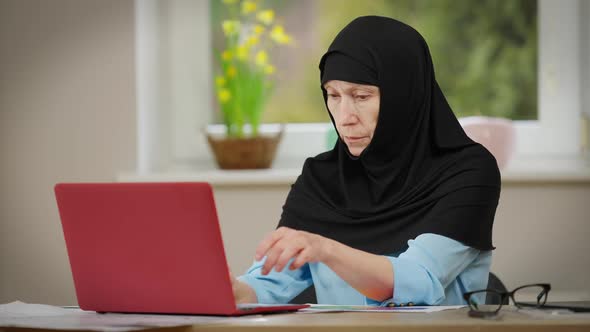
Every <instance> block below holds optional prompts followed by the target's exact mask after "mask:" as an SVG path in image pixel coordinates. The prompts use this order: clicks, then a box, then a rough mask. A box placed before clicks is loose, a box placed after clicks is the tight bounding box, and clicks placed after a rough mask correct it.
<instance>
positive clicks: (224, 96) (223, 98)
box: [217, 89, 231, 104]
mask: <svg viewBox="0 0 590 332" xmlns="http://www.w3.org/2000/svg"><path fill="white" fill-rule="evenodd" d="M217 98H218V99H219V102H220V103H222V104H225V103H227V102H228V101H229V100H230V99H231V93H230V92H229V90H228V89H220V90H219V91H218V92H217Z"/></svg>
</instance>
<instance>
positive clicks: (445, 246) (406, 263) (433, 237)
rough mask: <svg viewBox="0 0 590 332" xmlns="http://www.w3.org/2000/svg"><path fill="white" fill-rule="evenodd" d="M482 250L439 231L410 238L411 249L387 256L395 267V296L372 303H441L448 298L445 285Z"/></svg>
mask: <svg viewBox="0 0 590 332" xmlns="http://www.w3.org/2000/svg"><path fill="white" fill-rule="evenodd" d="M479 254H480V251H479V250H477V249H474V248H472V247H469V246H466V245H464V244H462V243H461V242H458V241H456V240H453V239H450V238H447V237H445V236H442V235H437V234H430V233H427V234H422V235H420V236H418V237H416V239H415V240H410V241H408V249H407V250H406V251H405V252H403V253H402V254H400V255H399V256H398V257H389V256H388V257H387V258H389V260H390V261H391V264H392V266H393V271H394V288H393V297H392V298H391V299H388V300H386V301H383V302H378V301H374V300H371V299H367V303H368V304H373V305H387V304H389V303H391V302H393V303H396V304H401V303H410V302H412V303H414V304H416V305H437V304H439V303H441V302H442V301H443V300H444V299H445V289H446V288H447V286H449V284H450V283H451V282H453V281H454V280H455V279H456V278H457V277H458V276H459V274H460V273H461V272H462V271H463V270H465V268H467V266H469V264H471V263H472V262H473V261H474V260H475V259H476V258H477V256H478V255H479Z"/></svg>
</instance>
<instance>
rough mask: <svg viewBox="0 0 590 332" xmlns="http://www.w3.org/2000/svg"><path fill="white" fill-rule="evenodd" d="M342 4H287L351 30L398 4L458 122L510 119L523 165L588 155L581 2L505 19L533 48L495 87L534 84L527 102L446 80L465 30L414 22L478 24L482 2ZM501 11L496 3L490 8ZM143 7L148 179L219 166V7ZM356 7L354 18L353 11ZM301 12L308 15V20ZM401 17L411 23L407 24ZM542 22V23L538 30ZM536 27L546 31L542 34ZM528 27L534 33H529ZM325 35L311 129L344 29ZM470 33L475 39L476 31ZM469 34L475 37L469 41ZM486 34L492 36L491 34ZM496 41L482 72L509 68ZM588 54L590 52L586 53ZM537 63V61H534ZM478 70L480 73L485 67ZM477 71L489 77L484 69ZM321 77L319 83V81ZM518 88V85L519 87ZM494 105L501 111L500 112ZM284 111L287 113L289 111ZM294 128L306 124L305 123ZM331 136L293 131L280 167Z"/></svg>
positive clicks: (141, 75) (302, 95) (150, 2)
mask: <svg viewBox="0 0 590 332" xmlns="http://www.w3.org/2000/svg"><path fill="white" fill-rule="evenodd" d="M336 2H337V4H331V5H330V3H332V0H330V1H292V2H282V3H287V4H283V6H286V7H289V6H300V7H297V8H295V9H293V8H292V10H295V11H296V12H297V13H298V14H297V15H298V17H301V16H300V15H303V14H309V15H312V16H313V15H318V14H317V12H316V9H315V8H312V7H313V6H337V8H338V10H334V11H333V12H338V13H341V14H339V15H343V16H345V17H344V18H340V20H339V21H335V22H347V21H349V20H350V15H352V16H357V15H361V14H367V13H369V12H374V11H376V10H377V9H374V8H372V7H367V6H382V7H383V8H385V7H386V6H394V5H396V4H397V5H398V6H399V7H397V10H398V11H399V12H404V11H405V13H406V14H405V15H408V17H409V18H408V19H406V21H407V22H408V23H409V24H411V25H413V26H415V27H416V28H417V29H418V30H419V31H421V33H422V34H423V35H424V36H425V38H426V39H427V41H428V42H429V44H430V46H431V52H432V53H433V58H434V61H435V69H436V73H437V78H438V79H439V80H440V83H441V85H442V88H443V90H444V91H445V93H446V94H447V96H448V97H449V101H450V103H451V106H452V107H453V108H454V110H455V111H456V113H457V115H458V116H464V115H470V114H474V113H481V114H490V115H494V116H508V117H512V118H514V119H515V120H517V121H516V123H515V124H516V127H517V134H518V145H517V157H523V156H533V155H540V154H551V155H564V156H565V155H574V154H576V153H578V152H579V151H578V150H579V146H580V142H579V135H580V133H579V122H580V120H579V119H580V110H581V100H582V93H581V91H582V90H581V82H582V73H581V72H580V68H581V64H582V52H585V50H584V49H582V47H581V46H580V41H582V37H583V35H582V33H581V21H582V20H581V16H582V15H583V14H581V10H580V9H581V8H582V7H583V6H582V4H581V2H580V1H579V0H568V1H560V2H556V1H551V0H538V1H532V0H531V1H524V0H523V1H513V0H507V3H509V4H507V5H506V6H521V7H519V8H520V9H518V10H516V11H514V10H508V9H506V8H505V10H506V13H509V14H510V15H514V16H515V17H511V18H510V19H508V18H505V19H506V20H508V22H513V21H511V20H513V19H515V20H518V22H520V23H518V24H516V25H518V26H519V27H520V28H519V29H520V30H518V31H522V32H523V34H524V35H526V38H524V37H523V38H524V39H523V38H521V37H519V36H520V34H516V35H515V36H512V37H510V38H512V39H510V38H507V39H509V40H510V42H509V43H511V44H510V45H512V47H514V48H519V47H520V48H525V49H526V50H527V51H526V52H522V54H520V53H518V54H520V55H517V53H514V54H512V53H507V54H504V55H503V56H504V57H505V58H506V59H507V60H506V59H505V60H504V61H506V62H508V63H518V64H519V65H515V66H512V68H510V67H509V69H510V70H506V66H503V67H502V68H504V69H498V71H497V72H494V74H493V75H492V77H504V76H507V77H520V78H518V79H520V80H522V81H523V82H528V83H526V84H528V86H527V88H526V89H523V90H519V92H518V93H515V91H513V89H512V90H511V89H510V84H512V83H507V84H504V85H503V86H504V87H503V88H501V89H500V88H498V89H495V88H497V86H500V85H496V84H495V83H494V82H495V81H497V80H494V82H490V81H489V79H488V81H487V82H486V81H485V80H484V79H483V78H481V77H483V76H481V75H480V76H477V75H472V74H465V75H466V77H471V79H472V81H469V79H465V78H464V79H463V80H464V81H465V82H467V83H465V82H463V83H457V82H453V81H452V80H451V79H454V78H453V77H452V76H453V75H451V72H447V73H445V71H446V70H449V71H451V70H454V67H453V66H451V65H449V66H448V68H447V67H445V66H443V65H441V63H440V62H441V61H442V59H443V58H444V57H445V56H448V55H446V54H445V55H441V54H443V53H444V52H441V51H437V49H443V50H444V49H445V48H447V46H445V44H444V40H447V39H448V35H447V34H449V33H451V32H452V31H453V29H455V28H454V27H453V25H451V27H450V28H449V29H450V30H448V31H447V30H445V29H441V30H444V31H442V32H440V35H439V37H435V36H433V35H431V34H433V33H434V34H435V32H434V30H436V27H438V26H441V25H444V24H443V23H441V24H440V25H439V24H434V25H431V26H430V27H429V26H428V25H427V24H426V23H420V22H419V21H416V22H414V21H412V20H413V19H415V20H418V18H415V17H414V16H415V15H414V16H412V15H413V14H412V12H413V11H416V7H419V6H423V7H421V8H420V11H421V12H426V13H427V15H432V17H434V16H435V14H436V12H437V10H439V11H441V10H442V9H440V8H438V7H442V6H443V5H444V4H447V5H448V4H454V5H457V4H462V5H464V6H465V8H466V12H465V13H455V14H456V17H455V14H454V15H452V16H453V17H454V19H463V20H467V21H469V17H470V16H469V13H470V12H469V10H475V9H473V6H475V7H481V6H484V5H485V4H486V3H487V2H482V4H481V5H480V3H479V2H478V4H477V5H476V4H474V3H473V2H465V1H459V2H457V1H435V2H433V3H436V5H433V6H432V7H433V8H427V7H429V6H427V5H426V4H427V3H429V2H428V1H427V0H423V1H409V0H408V1H390V2H385V1H375V2H361V3H360V4H357V2H351V4H350V5H346V6H345V5H342V4H341V2H340V1H336ZM496 2H497V1H491V2H490V3H496ZM390 3H391V5H390ZM355 4H356V5H355ZM369 4H371V5H369ZM535 4H536V7H537V8H536V10H537V14H536V15H533V16H531V15H532V14H531V11H532V9H531V8H534V7H535ZM136 5H137V58H138V61H137V66H138V67H137V75H138V76H137V77H138V108H139V109H138V126H139V128H138V132H139V142H138V144H139V155H138V159H139V165H140V170H142V169H143V170H144V171H149V170H153V169H159V170H161V169H165V168H168V167H170V166H171V165H174V164H178V163H179V162H180V163H182V162H186V163H193V162H196V161H198V160H209V159H211V158H210V153H209V151H208V147H207V145H206V142H205V140H204V138H203V136H202V134H201V132H200V129H201V128H202V127H203V126H205V125H207V124H210V123H213V122H214V111H212V110H214V109H215V101H214V100H213V98H212V96H213V91H212V77H213V69H212V65H211V64H212V57H211V45H212V42H211V20H210V16H209V13H210V12H211V10H214V7H210V6H209V4H208V3H207V2H206V1H190V0H171V1H161V2H159V1H156V0H147V1H137V2H136ZM361 6H362V7H363V8H365V10H364V12H363V11H359V12H358V14H357V13H356V12H355V14H351V13H352V11H353V10H354V8H352V7H359V8H360V7H361ZM467 6H472V8H471V9H470V8H469V7H467ZM349 7H351V8H350V9H349ZM434 7H436V8H434ZM343 8H344V9H346V10H344V9H343ZM392 8H393V7H392ZM283 9H286V8H283ZM513 9H514V8H513ZM359 10H360V9H359ZM390 10H391V9H390ZM301 11H304V13H302V12H301ZM349 11H350V12H349ZM314 13H315V14H314ZM379 13H380V14H382V15H387V12H384V11H380V12H379ZM501 13H504V12H501ZM515 13H519V14H518V15H517V14H515ZM346 15H349V16H346ZM506 15H508V14H506ZM519 15H520V16H519ZM391 16H394V17H399V18H400V19H402V20H403V18H402V17H401V14H400V15H399V16H398V15H391ZM476 17H480V18H481V17H483V16H478V15H477V14H473V21H477V19H476ZM485 17H486V18H487V19H489V20H490V22H492V23H493V24H500V25H502V24H515V23H498V21H502V19H504V18H502V17H499V16H493V15H489V16H485ZM493 17H496V18H495V19H494V18H493ZM535 17H536V22H537V23H534V22H535ZM287 19H288V18H287ZM320 19H321V18H320V17H318V18H317V19H316V20H317V21H319V20H320ZM430 20H434V19H433V18H431V16H428V20H425V19H423V21H425V22H426V21H430ZM521 21H522V22H521ZM321 22H323V23H322V24H324V23H325V22H326V21H325V20H321ZM494 22H495V23H494ZM492 23H489V24H492ZM326 24H327V23H326ZM333 24H342V23H333ZM421 24H422V25H424V26H422V25H421ZM466 24H467V23H466ZM470 24H476V23H470ZM535 24H537V25H538V27H537V28H535V29H532V28H534V27H535ZM286 25H287V24H286ZM298 25H302V24H298ZM289 26H293V25H292V24H291V25H289ZM522 26H524V27H525V28H522ZM527 27H528V28H527ZM474 29H475V28H474ZM478 29H483V28H478ZM325 30H326V31H329V32H330V34H331V35H329V36H323V37H321V38H322V39H321V40H318V41H316V43H319V44H320V45H319V46H318V48H317V51H313V52H316V53H318V54H315V53H313V52H310V54H311V55H310V60H309V61H311V63H305V66H306V67H310V69H309V70H310V72H311V73H312V74H309V75H312V76H313V77H311V76H310V77H307V76H305V77H303V78H302V79H301V80H303V81H309V82H311V83H309V85H308V86H309V87H304V88H302V91H296V92H297V96H296V97H297V100H298V101H300V100H310V101H309V105H318V104H319V105H320V106H321V107H319V106H305V108H306V109H310V110H318V109H319V114H324V115H310V118H309V119H308V120H305V121H322V116H325V115H326V112H325V109H324V106H323V101H322V99H321V95H320V93H319V91H318V87H317V85H318V78H317V75H318V71H317V61H318V59H319V56H320V55H321V54H322V53H323V52H324V51H325V48H326V47H327V45H328V43H329V41H330V40H331V38H333V34H334V33H335V32H337V31H338V30H339V26H335V27H328V28H326V29H325ZM475 30H477V29H475ZM477 31H479V30H477ZM443 32H444V33H443ZM469 33H475V31H474V32H469ZM467 34H468V33H467V32H465V35H467ZM478 34H483V32H481V33H478ZM435 35H436V34H435ZM437 38H438V39H437ZM462 38H463V37H462ZM465 38H467V37H465ZM494 38H497V36H496V37H493V38H492V37H490V38H488V39H486V40H488V41H486V40H484V41H483V43H484V46H485V45H487V44H486V43H488V44H490V45H492V46H489V45H488V46H486V47H487V48H489V49H486V47H484V46H478V47H475V49H476V50H479V51H478V52H480V53H481V54H480V55H476V56H472V57H473V59H471V60H469V61H473V62H474V63H477V61H478V60H477V57H478V56H479V57H480V58H484V59H485V58H487V59H488V60H489V59H490V58H493V56H492V55H491V54H492V53H493V54H496V55H495V57H496V58H498V57H500V58H501V57H502V55H500V56H499V55H497V53H498V51H497V50H496V51H495V52H491V51H490V49H497V48H498V46H497V45H496V44H494V43H495V42H497V41H494V40H493V39H494ZM490 40H491V41H490ZM537 43H538V45H537ZM304 45H305V44H304ZM494 45H495V46H494ZM582 45H585V44H584V43H582ZM300 46H301V45H300ZM468 46H469V45H468ZM517 46H518V47H517ZM471 47H474V46H471ZM471 47H470V48H471ZM531 54H533V56H532V58H531ZM514 59H520V60H514ZM535 63H536V64H535ZM302 66H303V64H302ZM531 66H532V67H535V68H536V71H533V72H531V71H530V70H526V68H527V67H531ZM472 67H474V68H478V66H477V65H475V64H474V65H472ZM477 70H479V71H481V68H480V69H476V71H477ZM314 72H315V74H313V73H314ZM305 75H307V74H305ZM519 75H521V76H519ZM473 77H475V78H473ZM459 82H462V81H459ZM509 82H512V81H510V80H509ZM531 82H532V83H531ZM535 82H536V83H535ZM523 84H525V83H523ZM472 86H480V87H481V86H484V89H483V91H480V92H482V93H481V94H483V95H484V97H485V98H490V99H488V101H489V102H488V103H485V102H481V101H479V99H475V101H473V100H472V98H471V97H472V95H473V94H474V93H475V94H478V91H479V90H478V91H475V92H473V91H471V92H470V93H469V94H467V97H464V98H463V97H461V94H460V93H459V91H462V90H465V89H467V90H469V87H472ZM291 90H296V89H291ZM520 91H526V92H520ZM279 96H280V94H279V93H277V95H276V100H277V101H276V103H279V104H282V105H285V104H293V105H297V106H299V105H301V104H302V103H299V104H298V103H295V102H285V101H281V100H282V99H280V98H282V97H279ZM461 98H463V99H461ZM490 100H491V101H490ZM494 100H498V101H497V102H493V101H494ZM506 100H510V102H506ZM482 104H484V105H487V104H493V106H489V107H486V109H484V107H483V106H482V107H481V108H479V109H477V105H482ZM272 105H273V103H272V102H271V103H270V104H269V108H273V106H272ZM473 105H475V106H473ZM275 108H276V109H278V108H279V107H275ZM311 112H312V111H310V114H311ZM269 114H270V115H269V120H273V116H276V113H275V115H272V114H273V111H272V110H269ZM325 119H327V117H326V118H325ZM290 120H291V121H297V119H295V117H292V118H291V119H290ZM330 126H331V125H329V124H326V123H318V124H314V125H311V124H298V125H297V124H293V125H290V126H288V128H287V130H288V132H287V135H286V136H285V139H284V141H283V142H282V143H281V147H280V149H279V154H278V159H279V160H281V159H282V160H293V161H294V163H295V164H293V167H298V166H299V165H298V164H297V163H299V162H301V161H302V158H304V157H305V156H310V155H313V154H315V153H319V152H321V151H324V150H325V148H326V146H325V134H326V131H327V129H328V128H330ZM278 164H279V165H280V164H281V162H278Z"/></svg>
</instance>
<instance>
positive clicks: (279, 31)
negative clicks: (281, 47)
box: [270, 25, 291, 44]
mask: <svg viewBox="0 0 590 332" xmlns="http://www.w3.org/2000/svg"><path fill="white" fill-rule="evenodd" d="M270 38H272V40H274V41H275V42H277V43H279V44H290V43H291V36H289V35H288V34H286V33H285V29H283V27H282V26H281V25H275V26H274V27H273V28H272V31H271V32H270Z"/></svg>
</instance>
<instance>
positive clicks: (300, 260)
mask: <svg viewBox="0 0 590 332" xmlns="http://www.w3.org/2000/svg"><path fill="white" fill-rule="evenodd" d="M312 253H313V250H312V249H311V248H310V247H306V248H304V249H303V250H301V251H300V252H299V254H298V255H297V257H296V258H295V260H294V261H293V263H291V265H290V266H289V270H297V269H298V268H300V267H302V266H303V265H305V263H308V262H311V261H313V260H314V259H313V256H312Z"/></svg>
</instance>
